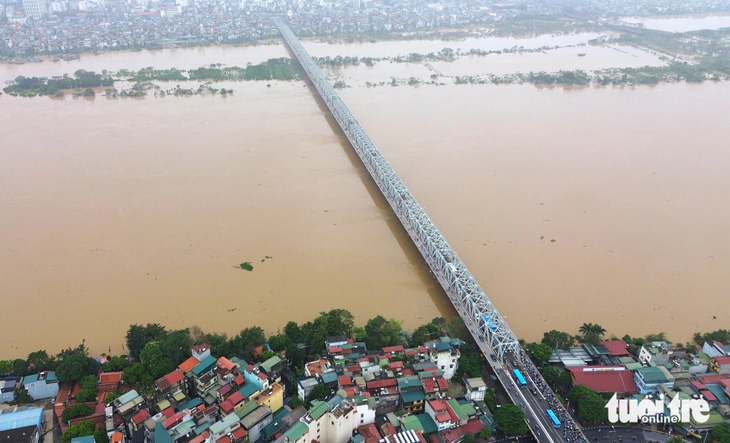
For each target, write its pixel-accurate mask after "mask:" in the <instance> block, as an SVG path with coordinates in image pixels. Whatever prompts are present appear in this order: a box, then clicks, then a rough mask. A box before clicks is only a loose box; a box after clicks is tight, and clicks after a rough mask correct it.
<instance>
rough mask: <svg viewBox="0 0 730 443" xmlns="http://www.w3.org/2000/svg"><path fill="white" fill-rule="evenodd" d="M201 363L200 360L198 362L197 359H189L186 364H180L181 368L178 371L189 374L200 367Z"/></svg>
mask: <svg viewBox="0 0 730 443" xmlns="http://www.w3.org/2000/svg"><path fill="white" fill-rule="evenodd" d="M199 363H200V360H198V359H197V358H195V357H190V358H189V359H187V360H185V361H184V362H182V363H180V366H178V369H180V370H181V371H183V372H184V373H186V374H187V373H188V372H190V371H192V370H193V368H194V367H196V366H198V364H199Z"/></svg>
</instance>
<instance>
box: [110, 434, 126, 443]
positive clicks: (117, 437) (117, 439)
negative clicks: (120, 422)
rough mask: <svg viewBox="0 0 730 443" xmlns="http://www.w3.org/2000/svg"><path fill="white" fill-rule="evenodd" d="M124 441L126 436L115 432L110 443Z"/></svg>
mask: <svg viewBox="0 0 730 443" xmlns="http://www.w3.org/2000/svg"><path fill="white" fill-rule="evenodd" d="M122 440H124V434H122V433H121V432H115V433H113V434H112V438H111V440H109V443H122Z"/></svg>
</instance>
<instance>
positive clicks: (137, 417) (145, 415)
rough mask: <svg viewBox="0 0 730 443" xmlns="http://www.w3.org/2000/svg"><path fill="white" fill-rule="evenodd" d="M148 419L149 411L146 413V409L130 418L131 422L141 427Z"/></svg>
mask: <svg viewBox="0 0 730 443" xmlns="http://www.w3.org/2000/svg"><path fill="white" fill-rule="evenodd" d="M148 418H150V411H148V410H147V409H142V410H140V411H139V412H137V414H135V416H134V417H132V421H133V422H134V423H136V424H137V425H141V424H142V423H144V421H145V420H147V419H148Z"/></svg>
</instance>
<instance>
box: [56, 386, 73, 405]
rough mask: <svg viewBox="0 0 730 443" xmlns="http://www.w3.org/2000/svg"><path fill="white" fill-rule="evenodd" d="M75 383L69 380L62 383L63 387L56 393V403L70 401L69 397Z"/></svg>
mask: <svg viewBox="0 0 730 443" xmlns="http://www.w3.org/2000/svg"><path fill="white" fill-rule="evenodd" d="M72 387H73V385H72V384H71V383H69V382H63V383H61V387H60V388H59V390H58V394H57V395H56V404H64V403H68V397H69V395H71V388H72Z"/></svg>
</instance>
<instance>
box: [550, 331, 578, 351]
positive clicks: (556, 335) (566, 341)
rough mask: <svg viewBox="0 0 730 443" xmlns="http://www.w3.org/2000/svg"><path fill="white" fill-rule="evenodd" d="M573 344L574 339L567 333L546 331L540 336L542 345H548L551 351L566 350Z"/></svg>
mask: <svg viewBox="0 0 730 443" xmlns="http://www.w3.org/2000/svg"><path fill="white" fill-rule="evenodd" d="M574 343H575V339H574V338H573V336H572V335H570V334H568V333H567V332H561V331H556V330H555V329H553V330H552V331H548V332H546V333H544V334H543V336H542V344H544V345H548V346H550V347H551V348H553V349H568V348H570V347H571V346H573V344H574Z"/></svg>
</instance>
